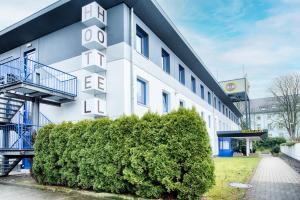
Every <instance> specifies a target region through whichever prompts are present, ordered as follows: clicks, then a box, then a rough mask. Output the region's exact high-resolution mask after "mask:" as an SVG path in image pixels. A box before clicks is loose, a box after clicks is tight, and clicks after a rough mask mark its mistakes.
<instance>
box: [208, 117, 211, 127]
mask: <svg viewBox="0 0 300 200" xmlns="http://www.w3.org/2000/svg"><path fill="white" fill-rule="evenodd" d="M210 121H211V119H210V115H208V127H209V128H210V126H211V122H210Z"/></svg>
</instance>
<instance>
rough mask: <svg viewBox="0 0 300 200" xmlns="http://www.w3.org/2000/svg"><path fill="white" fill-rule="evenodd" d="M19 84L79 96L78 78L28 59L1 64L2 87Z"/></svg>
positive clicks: (0, 77) (0, 81)
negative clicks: (23, 83) (22, 83)
mask: <svg viewBox="0 0 300 200" xmlns="http://www.w3.org/2000/svg"><path fill="white" fill-rule="evenodd" d="M17 82H25V83H28V84H31V85H35V86H38V87H40V88H44V89H47V90H51V91H55V92H60V93H63V94H66V95H70V96H77V77H76V76H73V75H71V74H68V73H65V72H63V71H60V70H58V69H55V68H53V67H50V66H47V65H44V64H41V63H39V62H36V61H34V60H30V59H27V58H25V59H21V58H17V59H14V60H11V61H8V62H5V63H1V64H0V87H1V85H2V86H4V85H9V84H12V83H17Z"/></svg>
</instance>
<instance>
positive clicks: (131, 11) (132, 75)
mask: <svg viewBox="0 0 300 200" xmlns="http://www.w3.org/2000/svg"><path fill="white" fill-rule="evenodd" d="M133 15H134V14H133V7H131V8H130V112H131V114H134V74H133V53H134V48H133V45H134V43H133V40H134V34H133V32H134V31H133V30H134V29H133V28H134V26H133Z"/></svg>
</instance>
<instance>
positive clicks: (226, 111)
mask: <svg viewBox="0 0 300 200" xmlns="http://www.w3.org/2000/svg"><path fill="white" fill-rule="evenodd" d="M225 113H226V117H228V109H227V108H226V109H225Z"/></svg>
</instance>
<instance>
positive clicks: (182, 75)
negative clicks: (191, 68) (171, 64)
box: [179, 65, 185, 85]
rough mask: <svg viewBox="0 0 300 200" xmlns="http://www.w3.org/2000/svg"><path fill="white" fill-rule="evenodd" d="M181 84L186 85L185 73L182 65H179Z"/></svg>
mask: <svg viewBox="0 0 300 200" xmlns="http://www.w3.org/2000/svg"><path fill="white" fill-rule="evenodd" d="M179 82H180V83H182V84H183V85H184V84H185V72H184V68H183V67H182V66H181V65H179Z"/></svg>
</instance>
